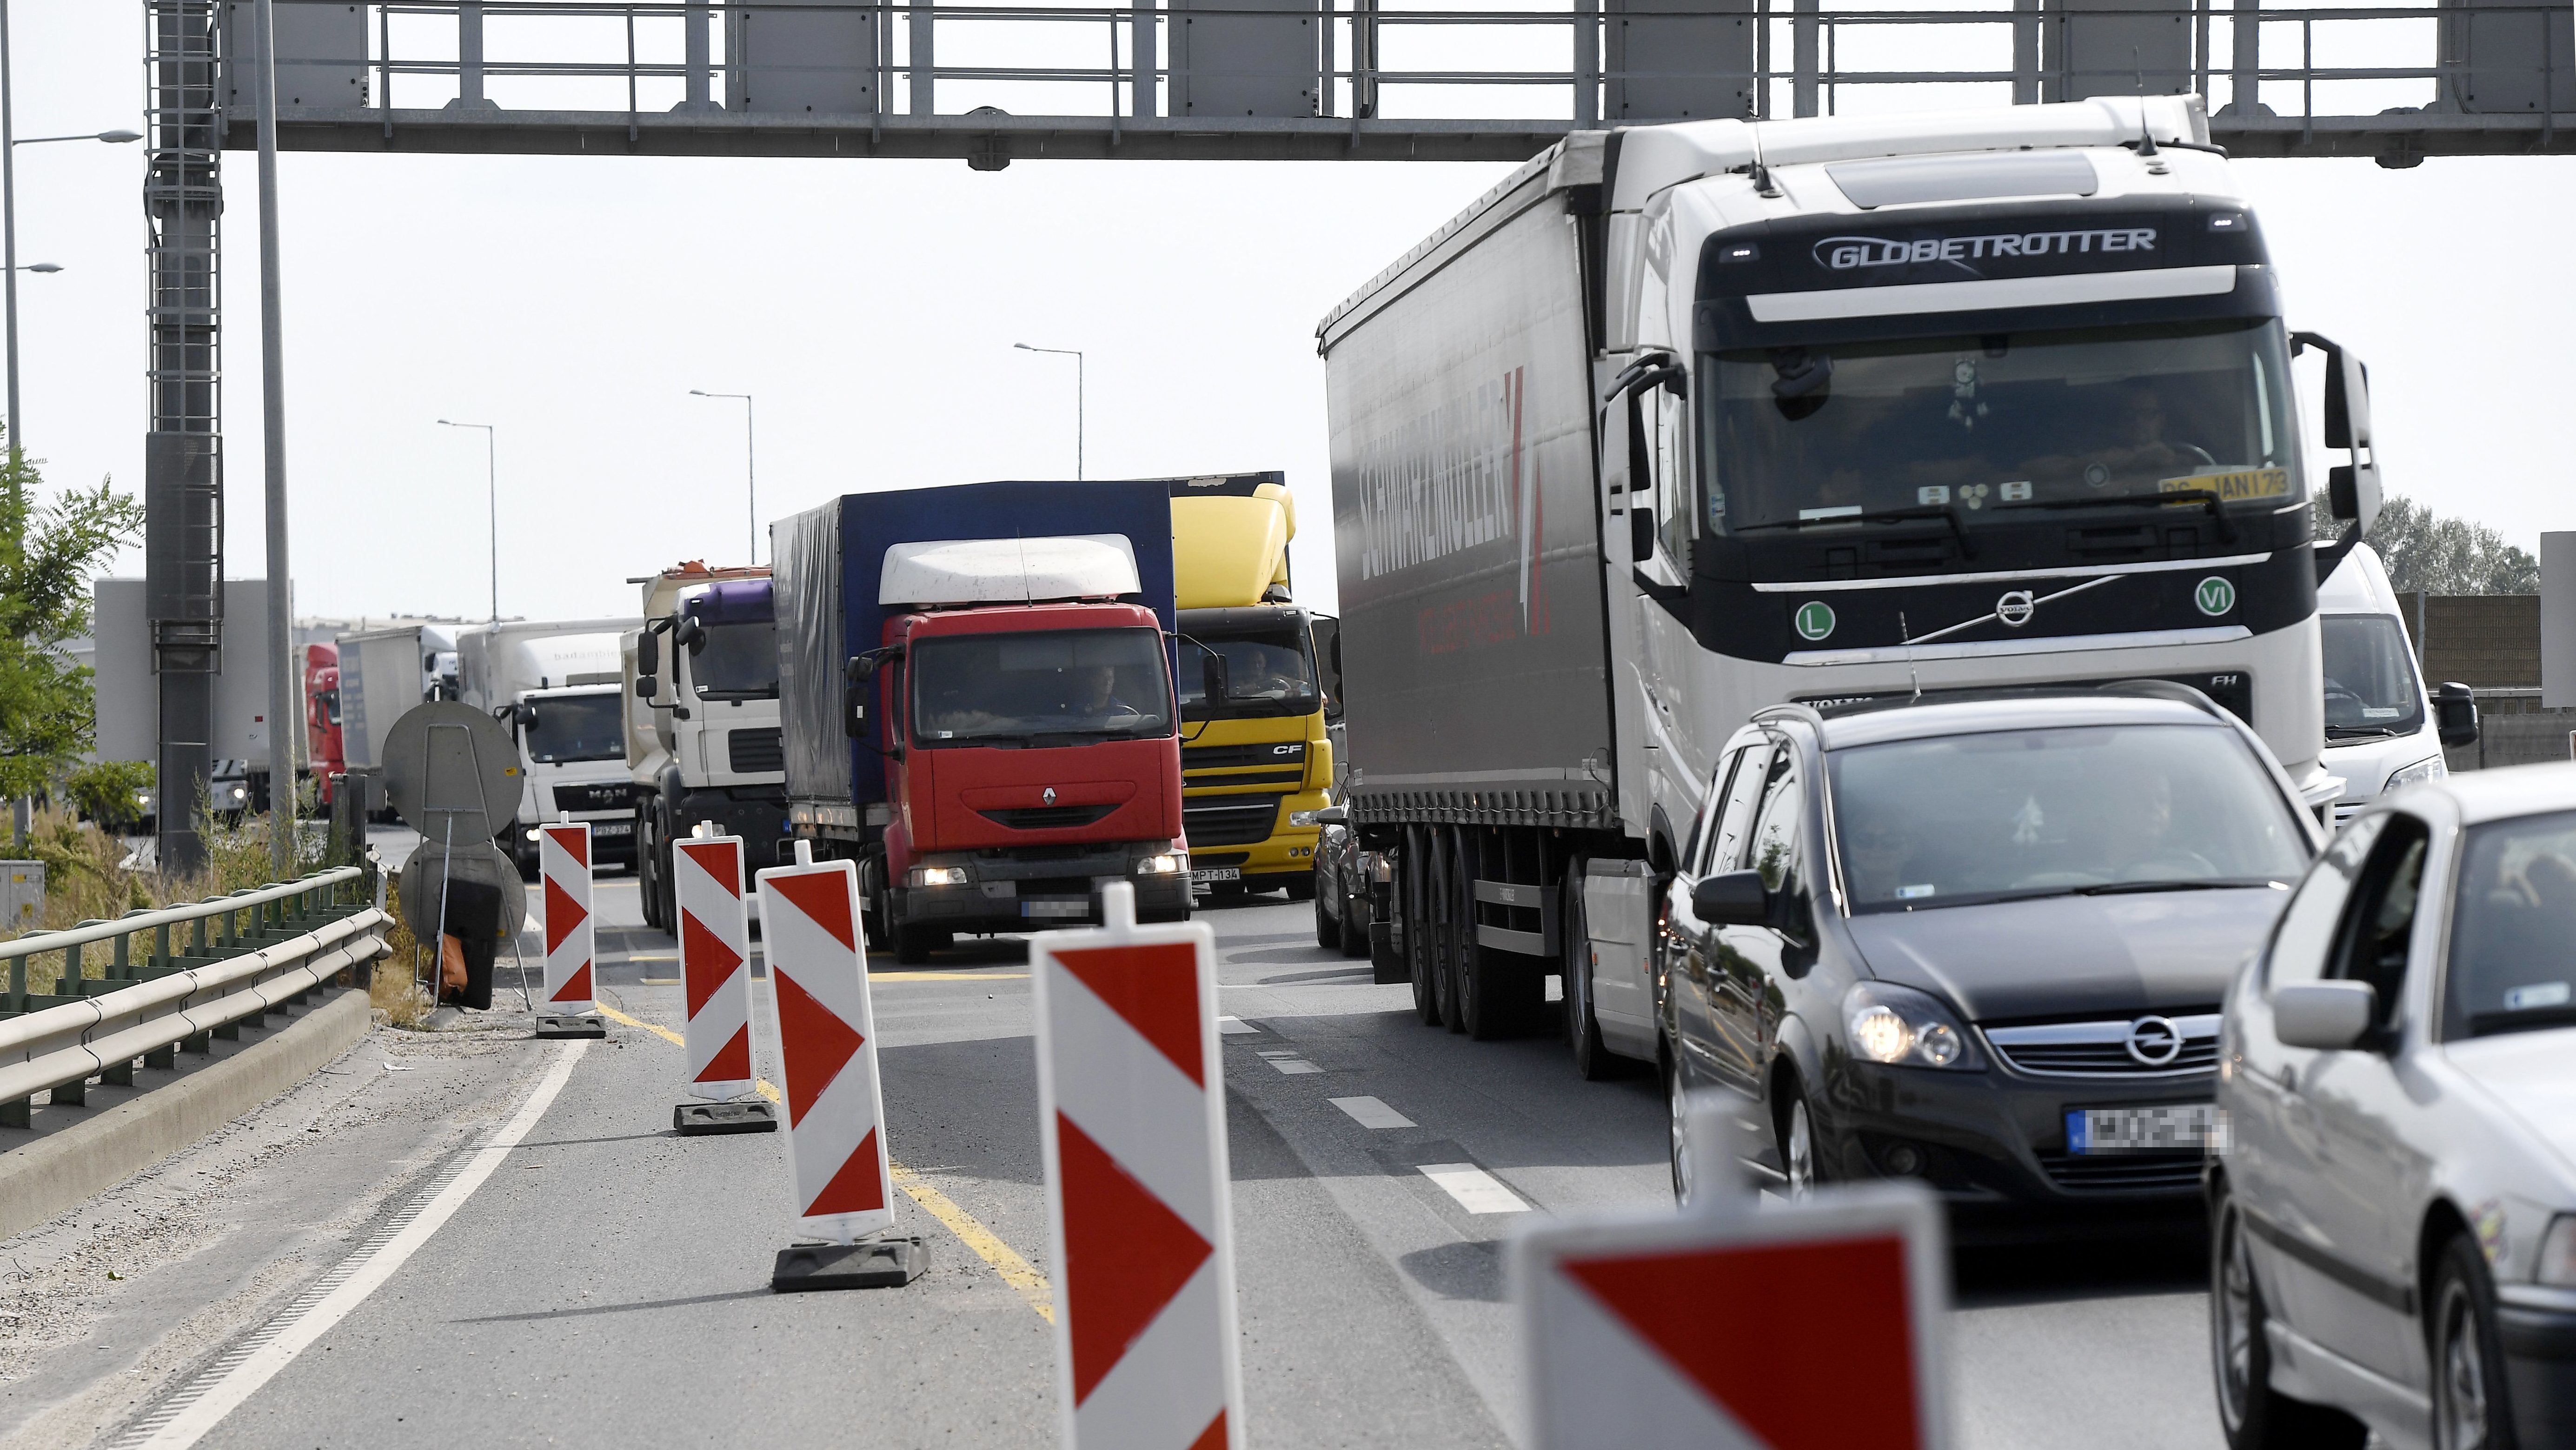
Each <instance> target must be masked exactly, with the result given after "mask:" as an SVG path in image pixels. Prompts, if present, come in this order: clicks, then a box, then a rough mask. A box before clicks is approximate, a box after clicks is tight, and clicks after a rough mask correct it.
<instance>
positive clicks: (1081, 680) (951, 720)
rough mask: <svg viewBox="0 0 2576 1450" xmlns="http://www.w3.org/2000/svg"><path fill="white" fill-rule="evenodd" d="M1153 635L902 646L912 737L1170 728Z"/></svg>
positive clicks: (1015, 738)
mask: <svg viewBox="0 0 2576 1450" xmlns="http://www.w3.org/2000/svg"><path fill="white" fill-rule="evenodd" d="M1166 658H1167V656H1165V654H1164V653H1163V636H1162V632H1161V631H1159V630H1151V629H1068V630H1051V631H1049V632H1047V633H1044V634H976V635H957V636H951V637H949V638H946V639H929V640H923V641H921V642H920V643H918V644H915V645H914V646H913V647H912V667H911V668H912V712H913V725H914V728H913V731H912V737H913V741H914V743H916V744H919V745H924V746H929V747H932V748H934V749H935V748H938V747H940V746H944V745H969V744H983V745H1032V744H1039V745H1050V744H1062V743H1066V742H1064V741H1063V740H1062V739H1061V737H1064V736H1095V737H1098V736H1106V737H1111V738H1117V739H1136V738H1142V737H1147V736H1157V735H1169V734H1171V733H1172V687H1171V682H1170V677H1169V675H1168V674H1167V673H1166V672H1165V668H1164V660H1165V659H1166Z"/></svg>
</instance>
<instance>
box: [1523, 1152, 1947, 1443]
mask: <svg viewBox="0 0 2576 1450" xmlns="http://www.w3.org/2000/svg"><path fill="white" fill-rule="evenodd" d="M1942 1254H1943V1248H1942V1236H1941V1221H1940V1209H1939V1207H1938V1205H1936V1204H1935V1203H1933V1201H1932V1199H1931V1196H1930V1195H1929V1194H1927V1193H1925V1192H1923V1191H1922V1190H1920V1189H1918V1188H1913V1187H1909V1186H1907V1185H1903V1184H1884V1185H1871V1186H1868V1187H1863V1188H1851V1189H1828V1190H1823V1191H1821V1192H1819V1193H1818V1194H1816V1195H1815V1196H1814V1197H1812V1198H1807V1199H1802V1200H1799V1201H1797V1202H1796V1203H1794V1204H1792V1203H1787V1202H1777V1203H1773V1204H1770V1205H1767V1206H1765V1207H1762V1208H1760V1209H1756V1208H1754V1207H1752V1206H1751V1205H1750V1204H1749V1202H1746V1201H1744V1200H1742V1199H1739V1198H1732V1197H1730V1200H1729V1201H1727V1202H1725V1203H1721V1204H1718V1205H1715V1206H1712V1207H1705V1208H1693V1209H1684V1210H1683V1211H1682V1212H1680V1213H1678V1214H1671V1213H1643V1214H1639V1213H1630V1214H1621V1215H1615V1216H1614V1215H1602V1216H1597V1217H1588V1218H1581V1219H1560V1220H1555V1221H1553V1222H1549V1223H1544V1224H1534V1225H1532V1226H1530V1227H1529V1228H1527V1229H1526V1230H1524V1231H1523V1232H1522V1233H1521V1234H1520V1235H1519V1237H1518V1238H1517V1239H1516V1240H1515V1241H1514V1244H1513V1247H1512V1285H1513V1294H1514V1297H1515V1298H1516V1299H1517V1300H1518V1301H1519V1304H1520V1312H1521V1324H1522V1339H1523V1343H1524V1346H1525V1349H1524V1353H1525V1356H1526V1357H1525V1359H1524V1367H1525V1372H1526V1374H1527V1377H1528V1378H1527V1383H1528V1385H1529V1387H1530V1414H1531V1433H1530V1436H1529V1443H1530V1444H1532V1445H1534V1446H1537V1447H1539V1450H1578V1447H1585V1450H1588V1447H1595V1446H1598V1447H1602V1450H1609V1447H1614V1446H1615V1447H1621V1450H1625V1447H1630V1446H1637V1445H1691V1446H1704V1447H1709V1450H1939V1447H1942V1446H1944V1445H1946V1444H1948V1443H1949V1442H1948V1436H1947V1434H1946V1428H1945V1427H1946V1425H1947V1423H1948V1421H1947V1416H1946V1413H1945V1410H1944V1406H1943V1404H1942V1400H1941V1386H1942V1379H1941V1375H1940V1365H1939V1363H1938V1360H1939V1358H1940V1338H1939V1336H1940V1332H1941V1326H1942V1323H1943V1320H1944V1318H1945V1317H1946V1315H1947V1313H1948V1304H1947V1297H1948V1296H1947V1289H1946V1284H1947V1280H1946V1278H1945V1270H1944V1268H1943V1260H1942ZM1749 1304H1758V1305H1760V1306H1762V1307H1761V1312H1760V1313H1758V1314H1749V1315H1748V1314H1745V1313H1742V1312H1741V1307H1742V1306H1744V1305H1749ZM1730 1306H1733V1307H1730ZM1820 1345H1831V1346H1833V1351H1832V1353H1830V1354H1819V1353H1818V1352H1817V1348H1818V1346H1820Z"/></svg>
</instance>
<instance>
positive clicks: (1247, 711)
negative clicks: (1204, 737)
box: [1180, 626, 1323, 720]
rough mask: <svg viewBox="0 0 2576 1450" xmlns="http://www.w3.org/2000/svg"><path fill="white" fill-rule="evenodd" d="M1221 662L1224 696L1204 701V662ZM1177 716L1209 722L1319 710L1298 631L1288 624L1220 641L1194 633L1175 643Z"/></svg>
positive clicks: (1320, 698) (1319, 698)
mask: <svg viewBox="0 0 2576 1450" xmlns="http://www.w3.org/2000/svg"><path fill="white" fill-rule="evenodd" d="M1211 650H1213V651H1215V652H1216V654H1217V656H1218V658H1220V659H1222V660H1224V661H1225V676H1226V680H1225V698H1224V699H1222V700H1215V701H1211V700H1209V699H1208V697H1207V668H1206V660H1207V655H1208V652H1209V651H1211ZM1180 687H1181V716H1182V718H1184V719H1188V720H1210V719H1218V718H1222V717H1227V716H1245V715H1308V714H1312V713H1314V712H1315V711H1316V710H1319V709H1321V708H1323V696H1322V695H1321V694H1319V693H1317V691H1316V689H1315V662H1314V660H1313V659H1312V658H1311V657H1310V655H1309V654H1308V652H1307V649H1306V647H1305V640H1304V638H1303V631H1301V630H1299V629H1297V628H1295V627H1293V626H1291V627H1289V628H1285V629H1278V630H1265V631H1262V632H1259V633H1250V634H1242V635H1235V636H1228V637H1221V638H1208V637H1206V636H1204V635H1194V636H1191V637H1189V638H1185V639H1183V640H1182V641H1181V676H1180Z"/></svg>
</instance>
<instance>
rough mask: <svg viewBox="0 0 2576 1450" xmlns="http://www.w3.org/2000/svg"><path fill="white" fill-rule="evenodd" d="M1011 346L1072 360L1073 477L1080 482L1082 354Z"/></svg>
mask: <svg viewBox="0 0 2576 1450" xmlns="http://www.w3.org/2000/svg"><path fill="white" fill-rule="evenodd" d="M1011 346H1013V347H1016V348H1018V349H1019V350H1020V351H1022V352H1050V353H1053V354H1055V355H1056V356H1057V357H1069V358H1071V359H1073V476H1074V478H1075V480H1076V481H1077V482H1078V481H1080V479H1081V478H1082V444H1083V440H1082V434H1083V424H1084V419H1083V410H1084V404H1083V396H1082V354H1081V353H1079V352H1076V351H1075V350H1074V349H1072V348H1069V347H1031V346H1029V345H1028V344H1027V343H1025V342H1015V343H1012V344H1011Z"/></svg>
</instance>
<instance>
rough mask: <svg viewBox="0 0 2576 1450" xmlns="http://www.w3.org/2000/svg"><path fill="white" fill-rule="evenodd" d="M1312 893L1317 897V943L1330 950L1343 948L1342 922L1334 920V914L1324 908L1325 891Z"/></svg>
mask: <svg viewBox="0 0 2576 1450" xmlns="http://www.w3.org/2000/svg"><path fill="white" fill-rule="evenodd" d="M1310 894H1311V895H1312V896H1313V897H1314V898H1315V945H1317V946H1319V947H1322V948H1323V949H1324V950H1326V951H1328V952H1329V951H1339V950H1341V945H1342V924H1341V923H1340V922H1337V921H1335V920H1333V914H1332V913H1331V912H1329V911H1326V910H1325V909H1324V903H1325V896H1324V893H1322V892H1320V891H1314V892H1310Z"/></svg>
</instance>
